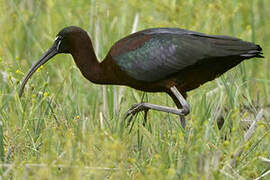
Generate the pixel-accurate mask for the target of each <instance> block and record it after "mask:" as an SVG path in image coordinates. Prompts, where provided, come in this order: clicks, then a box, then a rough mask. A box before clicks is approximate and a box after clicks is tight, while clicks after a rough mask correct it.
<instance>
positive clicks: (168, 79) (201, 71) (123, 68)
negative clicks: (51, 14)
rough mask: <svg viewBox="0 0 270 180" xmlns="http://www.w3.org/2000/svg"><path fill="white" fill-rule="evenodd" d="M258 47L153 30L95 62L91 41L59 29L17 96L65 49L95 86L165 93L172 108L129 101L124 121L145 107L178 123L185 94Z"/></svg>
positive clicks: (83, 33) (71, 30)
mask: <svg viewBox="0 0 270 180" xmlns="http://www.w3.org/2000/svg"><path fill="white" fill-rule="evenodd" d="M261 51H262V49H261V47H260V46H259V45H256V44H253V43H251V42H246V41H242V40H240V39H237V38H234V37H229V36H219V35H207V34H203V33H198V32H194V31H189V30H184V29H178V28H153V29H146V30H143V31H139V32H136V33H134V34H131V35H129V36H127V37H125V38H123V39H121V40H119V41H118V42H116V43H115V44H114V45H113V46H112V48H111V49H110V51H109V52H108V54H107V56H106V58H105V59H104V60H103V61H102V62H99V61H98V60H97V57H96V55H95V52H94V49H93V46H92V43H91V39H90V38H89V36H88V34H87V32H86V31H84V30H83V29H81V28H79V27H74V26H70V27H66V28H64V29H63V30H61V31H60V32H59V33H58V35H57V37H56V39H55V41H54V44H53V45H52V47H51V48H50V49H49V50H48V51H47V52H46V53H45V54H44V55H43V56H42V57H41V58H40V59H39V60H38V61H37V62H36V63H35V64H34V65H33V66H32V67H31V69H30V71H29V72H28V74H27V75H26V77H25V79H24V80H23V82H22V85H21V89H20V93H19V96H21V95H22V93H23V89H24V86H25V84H26V82H27V80H28V79H29V78H30V77H31V75H32V74H33V73H34V72H35V71H36V70H37V69H38V68H39V67H40V66H41V65H43V64H44V63H46V62H47V61H48V60H49V59H51V58H52V57H54V56H55V55H56V54H58V53H69V54H71V55H72V56H73V59H74V61H75V63H76V65H77V66H78V68H79V69H80V71H81V73H82V74H83V76H84V77H85V78H86V79H88V80H89V81H91V82H93V83H97V84H113V85H125V86H130V87H132V88H135V89H138V90H141V91H146V92H166V93H167V94H168V95H169V96H170V97H171V98H172V99H173V101H174V102H175V104H176V106H177V108H176V109H174V108H170V107H166V106H159V105H154V104H150V103H144V102H142V103H138V104H135V105H133V106H132V107H131V108H130V109H129V110H128V111H127V114H126V117H129V116H130V119H132V117H133V116H134V114H136V113H138V112H139V111H145V113H147V112H148V110H149V109H154V110H158V111H163V112H168V113H173V114H177V115H179V116H180V119H181V124H182V126H183V127H184V126H185V121H184V116H185V115H187V114H189V111H190V108H189V104H188V103H187V101H186V100H185V99H186V97H187V95H186V92H187V91H190V90H192V89H194V88H197V87H199V86H200V85H201V84H203V83H205V82H207V81H210V80H213V79H215V78H216V77H218V76H220V75H221V74H223V73H224V72H226V71H228V70H229V69H231V68H233V67H234V66H236V65H237V64H239V63H240V62H242V61H243V60H245V59H250V58H253V57H258V58H262V57H263V56H262V53H261Z"/></svg>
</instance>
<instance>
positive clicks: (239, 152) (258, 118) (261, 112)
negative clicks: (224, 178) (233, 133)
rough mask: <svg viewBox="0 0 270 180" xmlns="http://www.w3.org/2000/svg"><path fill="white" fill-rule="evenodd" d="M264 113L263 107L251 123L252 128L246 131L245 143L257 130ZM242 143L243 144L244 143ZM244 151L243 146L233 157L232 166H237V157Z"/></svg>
mask: <svg viewBox="0 0 270 180" xmlns="http://www.w3.org/2000/svg"><path fill="white" fill-rule="evenodd" d="M263 114H264V111H263V109H261V110H260V111H259V113H258V114H257V116H256V119H255V121H254V122H253V123H252V124H251V126H250V128H249V129H248V131H247V132H246V133H245V135H244V143H245V142H247V141H248V140H249V139H250V137H251V136H252V134H253V133H254V132H255V128H256V125H257V123H258V121H259V120H261V119H262V117H263ZM242 144H243V143H242ZM242 153H243V147H241V148H240V149H239V150H238V151H237V152H236V153H235V154H234V156H233V159H232V160H231V161H230V165H231V166H232V167H235V162H236V159H237V157H239V156H240V155H241V154H242Z"/></svg>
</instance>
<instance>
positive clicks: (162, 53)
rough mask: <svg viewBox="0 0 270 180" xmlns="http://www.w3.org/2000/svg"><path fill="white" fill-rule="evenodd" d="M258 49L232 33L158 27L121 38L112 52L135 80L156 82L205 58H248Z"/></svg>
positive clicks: (114, 57) (118, 63) (115, 59)
mask: <svg viewBox="0 0 270 180" xmlns="http://www.w3.org/2000/svg"><path fill="white" fill-rule="evenodd" d="M259 52H260V49H259V46H257V45H255V44H253V43H249V42H245V41H242V40H240V39H237V38H233V37H229V36H211V35H206V34H202V33H197V32H194V31H188V30H183V29H176V28H157V29H148V30H144V31H141V32H138V33H135V34H132V35H130V36H127V37H126V38H124V39H122V40H120V41H118V42H117V43H116V44H115V45H114V46H113V47H112V48H111V50H110V55H111V56H112V58H113V59H114V61H115V62H116V64H117V65H118V66H119V67H120V68H121V70H123V71H125V72H127V73H128V75H130V76H131V77H133V78H134V79H137V80H140V81H146V82H154V81H158V80H162V79H165V78H166V77H168V76H170V75H171V74H173V73H177V72H179V71H181V70H183V69H184V68H186V67H188V66H192V65H195V64H196V63H203V62H204V61H205V60H209V59H218V58H219V57H226V56H228V57H232V56H243V57H246V58H248V57H249V56H251V55H254V54H257V55H258V53H259ZM253 57H254V56H253Z"/></svg>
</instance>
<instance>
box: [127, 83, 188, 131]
mask: <svg viewBox="0 0 270 180" xmlns="http://www.w3.org/2000/svg"><path fill="white" fill-rule="evenodd" d="M170 90H171V92H172V93H173V95H174V96H175V97H176V98H177V100H178V101H179V103H180V104H181V107H182V108H180V109H175V108H170V107H166V106H160V105H155V104H150V103H145V102H141V103H137V104H134V105H133V106H132V107H131V108H130V109H129V110H128V111H127V113H126V115H125V119H126V118H128V117H129V116H131V119H132V117H133V116H134V115H135V114H136V113H138V112H140V111H146V110H147V111H148V110H150V109H153V110H157V111H162V112H167V113H172V114H176V115H179V116H185V115H187V114H189V111H190V108H189V104H188V103H187V101H186V100H185V98H184V97H183V96H182V95H181V93H180V92H179V91H178V90H177V88H176V87H175V86H173V87H171V88H170ZM131 119H130V121H131ZM181 125H182V126H183V128H184V127H185V121H182V120H181Z"/></svg>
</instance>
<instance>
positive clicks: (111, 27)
mask: <svg viewBox="0 0 270 180" xmlns="http://www.w3.org/2000/svg"><path fill="white" fill-rule="evenodd" d="M268 17H270V2H269V1H268V0H249V1H241V0H232V1H225V0H222V1H215V0H201V1H196V0H178V1H176V0H148V1H145V0H144V1H142V0H138V1H133V0H126V1H124V0H114V1H109V0H90V1H89V0H88V1H86V0H81V1H75V0H66V1H63V0H58V1H53V0H47V1H43V0H38V1H34V0H0V27H1V28H0V82H1V84H0V100H1V101H0V124H1V125H0V159H1V161H2V162H1V165H2V166H1V170H0V175H1V176H2V177H3V178H4V179H22V178H25V179H27V178H28V179H60V178H64V179H81V178H84V179H104V178H108V179H131V178H132V179H152V178H155V179H231V178H235V179H239V178H240V176H241V177H243V178H246V179H252V178H255V177H258V176H260V175H262V174H263V173H265V172H266V171H268V170H269V169H270V165H269V164H266V163H264V162H263V161H262V160H261V159H260V158H259V157H265V158H268V159H270V144H269V138H270V136H269V130H270V120H269V110H270V109H269V104H270V103H269V101H270V97H269V94H270V89H269V85H270V71H269V69H270V64H269V61H268V57H269V56H270V54H269V52H270V38H269V37H270V31H269V29H270V24H269V23H268ZM69 25H77V26H80V27H82V28H84V29H85V30H87V31H88V32H89V34H90V36H91V37H92V42H93V45H94V47H95V50H96V52H97V55H98V57H99V59H103V57H105V55H106V53H107V52H108V50H109V48H110V47H111V45H112V44H113V43H114V42H115V41H117V40H118V39H120V38H121V37H123V36H125V35H128V34H130V33H131V32H132V30H133V31H134V30H142V29H145V28H150V27H179V28H186V29H191V30H195V31H200V32H205V33H209V34H225V35H233V36H237V37H239V38H242V39H245V40H247V41H254V42H256V43H258V44H260V45H261V46H262V47H263V49H264V54H265V56H266V58H265V59H258V60H256V59H253V60H249V61H246V62H244V63H242V64H241V65H239V66H237V67H236V68H234V69H233V70H231V71H229V72H228V73H226V74H225V75H223V76H222V77H220V78H219V79H216V80H214V81H212V82H209V83H207V84H205V85H203V86H201V87H200V88H198V89H196V90H193V91H191V92H189V93H188V96H189V98H188V102H189V103H190V105H191V108H192V110H191V113H190V115H188V117H187V128H186V130H185V131H184V130H183V129H181V127H180V125H179V122H178V117H176V116H174V115H169V114H166V113H160V112H154V111H150V113H149V119H148V123H147V125H146V127H143V126H142V121H143V115H142V114H140V115H138V116H137V119H136V121H135V123H134V125H133V128H132V130H131V131H130V127H126V126H125V125H124V124H123V122H122V119H123V115H124V113H125V111H126V110H127V109H128V108H129V107H130V106H131V105H132V104H134V103H136V102H139V101H140V100H141V97H142V95H143V93H142V92H139V91H135V90H132V89H130V88H120V87H115V86H106V87H105V86H99V85H94V84H91V83H89V82H88V81H87V80H86V79H84V78H83V77H82V75H81V74H80V72H79V70H78V69H77V67H76V65H75V64H74V62H73V60H72V58H71V56H70V55H58V56H56V57H55V58H54V59H53V60H52V61H50V62H49V63H48V64H46V65H44V67H43V68H42V69H40V71H39V72H36V73H35V75H34V76H33V77H32V78H31V80H30V81H29V83H28V86H27V88H26V90H25V93H24V95H23V97H22V98H21V99H19V97H18V92H19V86H20V81H21V80H22V78H23V77H24V75H25V73H26V72H27V71H28V69H29V68H30V66H31V64H32V63H33V62H34V61H36V60H37V59H38V58H39V57H40V56H41V54H42V53H43V52H45V50H46V49H47V48H49V47H50V46H51V44H52V42H53V40H54V39H55V36H56V34H57V33H58V31H59V30H61V29H62V28H63V27H65V26H69ZM194 78H196V77H194ZM145 100H147V101H149V102H151V103H155V104H163V105H169V106H174V103H173V102H172V101H171V99H170V98H169V97H168V96H166V95H165V94H151V93H148V94H147V96H146V98H145ZM261 109H264V117H263V118H262V119H261V120H260V121H259V122H258V126H257V127H256V129H255V131H254V133H253V134H252V136H251V138H250V139H249V140H247V141H245V139H244V135H245V133H246V132H247V129H248V124H247V123H245V122H250V121H254V120H255V116H256V115H257V114H258V112H259V111H260V110H261ZM219 114H222V115H223V117H224V119H225V123H224V125H223V127H222V129H221V130H219V129H218V126H217V119H218V115H219ZM244 120H249V121H244ZM129 132H130V133H129ZM238 152H241V154H239V155H238V156H236V154H237V153H238ZM231 162H233V163H231ZM95 168H100V169H95ZM108 168H109V169H108Z"/></svg>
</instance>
